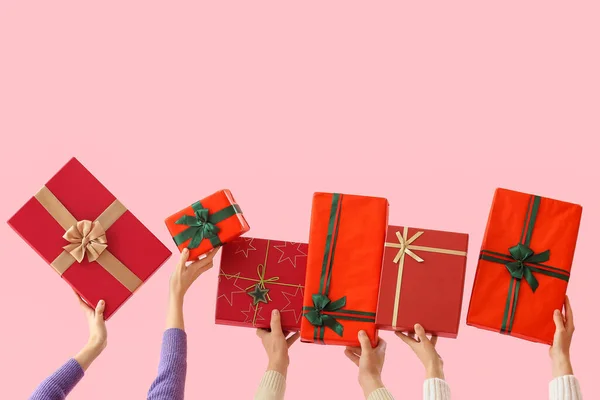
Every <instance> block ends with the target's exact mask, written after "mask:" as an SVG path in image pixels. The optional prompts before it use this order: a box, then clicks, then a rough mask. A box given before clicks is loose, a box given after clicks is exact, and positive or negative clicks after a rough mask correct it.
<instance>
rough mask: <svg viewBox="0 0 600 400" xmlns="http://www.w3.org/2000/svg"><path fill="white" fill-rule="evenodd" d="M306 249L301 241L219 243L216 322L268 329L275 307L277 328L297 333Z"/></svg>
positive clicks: (304, 274) (264, 240) (242, 240)
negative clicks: (223, 244) (278, 321)
mask: <svg viewBox="0 0 600 400" xmlns="http://www.w3.org/2000/svg"><path fill="white" fill-rule="evenodd" d="M307 251H308V245H307V244H305V243H293V242H284V241H280V240H266V239H256V238H249V237H241V238H238V239H236V240H234V241H233V242H231V243H229V244H226V245H225V246H223V254H222V257H221V268H220V271H219V286H218V294H217V307H216V313H215V321H216V323H218V324H225V325H236V326H247V327H255V328H268V327H269V324H270V320H269V318H270V315H271V311H272V310H274V309H278V310H279V311H280V316H281V325H282V328H283V330H286V331H298V330H299V329H300V319H301V317H302V298H303V295H304V279H305V276H306V255H307Z"/></svg>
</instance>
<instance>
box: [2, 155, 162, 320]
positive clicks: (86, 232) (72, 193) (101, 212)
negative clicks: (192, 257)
mask: <svg viewBox="0 0 600 400" xmlns="http://www.w3.org/2000/svg"><path fill="white" fill-rule="evenodd" d="M8 223H9V225H10V226H11V227H12V228H13V229H14V230H15V231H16V232H17V233H18V234H19V235H20V236H21V237H22V238H23V239H24V240H25V241H26V242H27V243H29V245H30V246H31V247H32V248H33V249H34V250H35V251H37V252H38V254H39V255H40V256H41V257H42V258H43V259H44V260H46V262H47V263H48V264H50V265H51V266H52V267H53V268H54V269H55V270H56V271H57V272H58V273H59V274H60V275H61V276H62V278H63V279H64V280H65V281H66V282H67V283H68V284H69V285H71V287H72V288H73V289H74V290H75V291H76V292H77V293H78V294H79V295H80V296H81V297H82V298H83V299H84V300H85V301H86V302H87V303H88V304H90V305H91V306H93V307H95V306H96V304H97V303H98V301H100V300H104V301H105V302H106V309H105V312H104V317H105V318H106V319H108V318H110V316H111V315H112V314H114V312H115V311H116V310H117V309H118V308H119V307H121V305H123V303H124V302H125V301H126V300H127V299H128V298H129V297H131V295H132V294H133V292H135V290H137V289H138V288H139V287H140V285H141V284H142V283H143V282H144V281H146V280H147V279H148V278H149V277H150V276H151V275H152V274H153V273H154V272H155V271H156V270H157V269H158V268H159V267H160V266H161V265H162V264H163V263H164V262H165V261H166V260H167V259H168V258H169V257H170V256H171V252H170V251H169V250H168V249H167V248H166V247H165V246H164V245H163V244H162V243H161V242H160V241H159V240H158V239H157V238H156V237H155V236H154V235H153V234H152V233H151V232H150V231H149V230H148V229H147V228H146V227H145V226H144V225H143V224H142V223H141V222H140V221H139V220H138V219H137V218H136V217H135V216H134V215H133V214H132V213H131V212H130V211H129V210H127V208H125V206H123V204H121V203H120V202H119V200H117V199H116V198H115V196H113V195H112V193H110V192H109V191H108V189H106V188H105V187H104V186H103V185H102V184H101V183H100V182H99V181H98V180H97V179H96V178H95V177H94V176H93V175H92V174H91V173H90V172H89V171H88V170H87V169H86V168H85V167H84V166H83V165H82V164H81V163H80V162H79V161H78V160H77V159H76V158H72V159H71V160H70V161H69V162H68V163H67V164H66V165H65V166H64V167H63V168H62V169H61V170H60V171H59V172H58V173H57V174H56V175H54V177H53V178H52V179H50V180H49V181H48V183H46V185H45V186H44V187H43V188H42V189H41V190H40V191H39V192H38V193H37V194H36V195H35V196H34V197H32V198H31V199H30V200H29V201H28V202H27V203H26V204H25V205H24V206H23V207H22V208H21V209H20V210H19V211H18V212H17V213H16V214H15V215H14V216H13V217H12V218H11V219H10V220H9V221H8Z"/></svg>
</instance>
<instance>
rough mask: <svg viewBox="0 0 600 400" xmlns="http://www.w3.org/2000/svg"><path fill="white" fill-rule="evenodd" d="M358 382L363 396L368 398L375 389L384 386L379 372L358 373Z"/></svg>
mask: <svg viewBox="0 0 600 400" xmlns="http://www.w3.org/2000/svg"><path fill="white" fill-rule="evenodd" d="M358 383H359V384H360V387H361V388H362V390H363V393H364V395H365V398H368V397H369V395H370V394H371V393H373V392H374V391H375V390H377V389H379V388H382V387H384V385H383V381H382V380H381V374H365V375H359V377H358Z"/></svg>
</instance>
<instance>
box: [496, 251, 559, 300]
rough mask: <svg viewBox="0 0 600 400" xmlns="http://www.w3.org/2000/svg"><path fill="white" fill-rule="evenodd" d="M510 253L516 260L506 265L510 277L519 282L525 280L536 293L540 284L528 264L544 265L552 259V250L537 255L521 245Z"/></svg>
mask: <svg viewBox="0 0 600 400" xmlns="http://www.w3.org/2000/svg"><path fill="white" fill-rule="evenodd" d="M508 252H509V253H510V255H511V257H512V258H513V259H514V260H515V261H512V262H509V263H507V264H505V266H506V269H508V272H510V275H511V276H512V277H513V278H515V279H519V280H520V279H523V278H525V281H527V283H528V284H529V286H530V287H531V290H533V291H534V292H535V291H536V290H537V288H538V286H539V283H538V280H537V279H536V278H535V276H533V272H532V270H531V267H530V266H529V265H527V264H526V263H542V262H546V261H548V260H549V259H550V250H546V251H544V252H541V253H539V254H535V253H534V252H533V250H531V249H530V248H529V247H527V246H525V245H524V244H521V243H519V244H518V245H516V246H513V247H511V248H510V249H508Z"/></svg>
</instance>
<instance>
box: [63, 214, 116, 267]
mask: <svg viewBox="0 0 600 400" xmlns="http://www.w3.org/2000/svg"><path fill="white" fill-rule="evenodd" d="M63 238H65V239H66V240H67V241H68V242H71V244H69V245H66V246H65V247H63V249H65V250H66V251H68V252H69V253H70V254H71V255H72V256H73V258H74V259H75V260H77V262H79V263H80V262H81V261H83V257H84V256H85V255H86V254H87V256H88V261H89V262H93V261H96V260H97V259H98V257H99V256H100V254H102V252H103V251H104V250H106V248H107V247H108V245H107V244H106V232H105V231H104V228H103V227H102V225H100V222H98V221H94V222H92V221H88V220H83V221H77V224H75V225H73V226H72V227H70V228H69V229H68V230H67V232H66V233H65V234H64V235H63Z"/></svg>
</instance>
